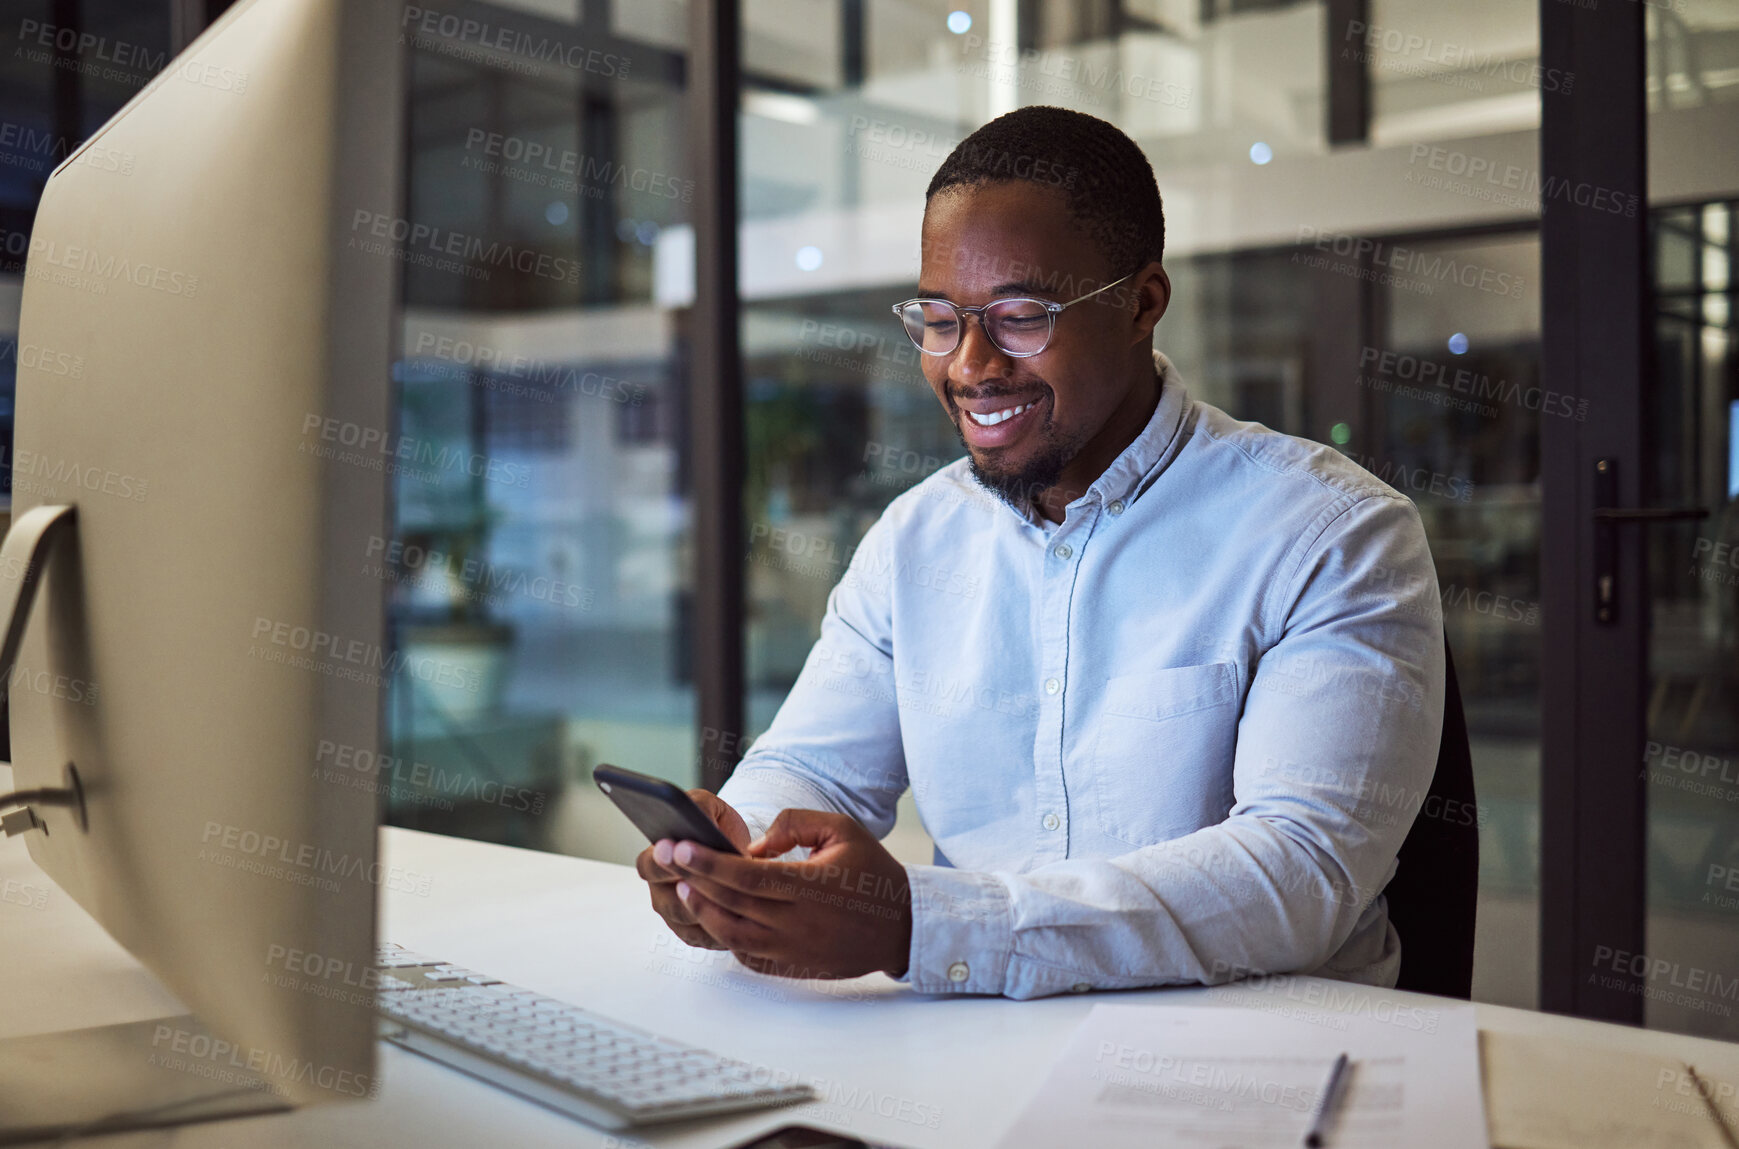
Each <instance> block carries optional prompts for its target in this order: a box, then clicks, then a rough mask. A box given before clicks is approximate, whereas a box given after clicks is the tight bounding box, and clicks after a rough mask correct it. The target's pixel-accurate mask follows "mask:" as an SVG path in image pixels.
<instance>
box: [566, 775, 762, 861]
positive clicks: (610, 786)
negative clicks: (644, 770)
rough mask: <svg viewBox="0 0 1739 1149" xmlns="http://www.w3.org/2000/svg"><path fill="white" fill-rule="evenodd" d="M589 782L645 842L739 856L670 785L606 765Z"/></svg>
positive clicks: (702, 812) (682, 793) (715, 825)
mask: <svg viewBox="0 0 1739 1149" xmlns="http://www.w3.org/2000/svg"><path fill="white" fill-rule="evenodd" d="M592 780H593V781H594V782H596V783H597V784H598V789H600V790H602V791H603V792H604V794H605V796H607V797H608V798H609V799H610V801H612V802H614V803H616V808H617V809H618V810H621V811H622V813H624V814H626V815H628V820H629V821H630V822H632V823H634V825H635V826H637V827H639V829H640V832H641V833H642V834H645V835H646V840H647V841H649V842H656V841H658V840H659V839H660V838H671V839H674V840H676V841H679V842H680V841H682V840H683V839H684V838H686V839H688V840H689V841H691V842H699V843H700V844H701V845H703V846H705V847H707V848H708V849H710V850H717V851H719V853H721V854H741V853H742V851H741V850H739V849H737V848H736V846H734V845H732V844H731V840H730V839H729V838H727V837H725V832H724V831H723V830H721V829H719V827H718V823H716V822H714V821H713V820H712V819H711V818H709V817H707V814H706V811H705V810H702V809H701V808H700V807H699V806H696V805H695V804H694V799H693V798H690V797H689V796H688V794H687V793H686V792H685V791H684V790H683V789H682V787H680V786H678V785H676V784H675V783H674V782H666V781H665V780H664V779H662V778H654V777H652V775H650V774H641V773H638V772H637V771H634V770H624V769H623V768H622V767H620V766H611V765H610V764H609V763H607V762H606V763H600V764H599V765H598V766H597V767H595V768H594V769H593V770H592Z"/></svg>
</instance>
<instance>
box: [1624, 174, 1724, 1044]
mask: <svg viewBox="0 0 1739 1149" xmlns="http://www.w3.org/2000/svg"><path fill="white" fill-rule="evenodd" d="M1734 223H1735V204H1734V203H1733V202H1732V201H1727V202H1720V203H1708V204H1696V205H1691V206H1686V207H1677V208H1666V209H1661V210H1657V211H1656V212H1654V213H1653V215H1652V217H1651V219H1650V225H1651V226H1650V232H1651V239H1652V242H1651V247H1652V254H1653V274H1654V297H1655V321H1654V335H1655V357H1656V365H1657V371H1656V373H1655V375H1654V377H1653V379H1652V380H1651V384H1652V385H1651V387H1650V389H1649V392H1648V394H1647V402H1646V410H1647V411H1648V412H1649V414H1650V421H1649V423H1648V424H1647V426H1646V433H1647V437H1648V444H1649V448H1650V457H1652V458H1653V459H1654V461H1655V466H1654V469H1653V472H1652V473H1651V474H1650V475H1648V476H1647V478H1648V483H1647V486H1648V488H1649V491H1648V503H1649V505H1655V506H1698V507H1705V508H1707V509H1708V510H1709V511H1710V516H1709V517H1708V518H1706V519H1704V520H1702V521H1700V522H1679V523H1662V524H1660V525H1657V526H1653V527H1651V528H1650V529H1649V531H1648V534H1647V536H1646V538H1647V546H1648V551H1647V554H1648V563H1649V575H1648V577H1649V588H1650V595H1651V598H1652V602H1651V609H1650V635H1649V652H1648V687H1649V694H1648V710H1647V720H1648V741H1647V744H1646V746H1645V747H1644V753H1643V761H1642V764H1641V773H1642V775H1643V776H1644V777H1645V778H1646V779H1647V782H1648V785H1647V787H1646V791H1647V803H1648V953H1649V955H1650V956H1651V958H1653V959H1657V960H1660V961H1662V962H1665V963H1670V965H1671V972H1670V976H1662V977H1658V978H1657V977H1654V976H1652V975H1651V977H1650V979H1649V980H1648V983H1647V984H1648V986H1649V993H1648V998H1647V1012H1646V1016H1647V1019H1648V1024H1649V1025H1650V1026H1654V1027H1659V1028H1664V1029H1675V1030H1682V1031H1687V1032H1692V1033H1703V1034H1709V1035H1712V1036H1717V1037H1723V1038H1726V1039H1728V1040H1732V1039H1733V1038H1734V1037H1736V1036H1739V1000H1736V999H1735V997H1734V991H1733V990H1732V989H1731V988H1729V987H1731V986H1732V985H1733V982H1732V976H1733V971H1734V970H1735V969H1736V968H1739V807H1736V805H1735V803H1736V802H1739V641H1736V638H1739V558H1736V557H1735V555H1734V549H1735V545H1736V544H1739V516H1736V515H1735V511H1734V508H1735V506H1736V505H1739V504H1735V502H1734V497H1733V496H1734V489H1733V485H1732V478H1731V475H1732V469H1733V468H1732V463H1731V458H1732V450H1733V443H1734V442H1735V441H1736V440H1735V438H1734V435H1733V424H1732V420H1733V414H1732V412H1733V409H1734V402H1735V399H1739V358H1736V357H1735V355H1734V346H1733V336H1732V329H1731V324H1732V314H1733V310H1732V309H1733V283H1732V269H1733V258H1734V246H1733V236H1734ZM1730 877H1731V878H1732V880H1731V881H1729V878H1730Z"/></svg>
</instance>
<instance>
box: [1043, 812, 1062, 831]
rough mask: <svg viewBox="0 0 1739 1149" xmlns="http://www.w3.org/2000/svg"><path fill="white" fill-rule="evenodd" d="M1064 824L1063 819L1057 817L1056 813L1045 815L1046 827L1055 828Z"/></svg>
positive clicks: (1048, 828)
mask: <svg viewBox="0 0 1739 1149" xmlns="http://www.w3.org/2000/svg"><path fill="white" fill-rule="evenodd" d="M1062 824H1063V820H1062V819H1061V818H1059V817H1057V816H1056V815H1055V814H1046V815H1045V823H1044V825H1045V829H1047V830H1055V829H1056V828H1057V827H1058V826H1061V825H1062Z"/></svg>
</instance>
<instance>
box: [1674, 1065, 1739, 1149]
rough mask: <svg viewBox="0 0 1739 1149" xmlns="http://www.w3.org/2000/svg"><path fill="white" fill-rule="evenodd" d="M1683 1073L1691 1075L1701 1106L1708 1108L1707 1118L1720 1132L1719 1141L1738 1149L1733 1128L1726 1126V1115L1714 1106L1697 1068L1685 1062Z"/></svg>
mask: <svg viewBox="0 0 1739 1149" xmlns="http://www.w3.org/2000/svg"><path fill="white" fill-rule="evenodd" d="M1685 1072H1686V1073H1689V1074H1690V1075H1691V1080H1692V1081H1694V1082H1696V1083H1697V1092H1698V1093H1700V1094H1702V1096H1703V1104H1704V1105H1707V1106H1708V1107H1709V1116H1710V1117H1713V1118H1714V1119H1715V1125H1716V1127H1717V1128H1719V1129H1720V1130H1721V1140H1723V1141H1725V1142H1726V1143H1727V1146H1728V1149H1739V1141H1735V1140H1734V1139H1733V1127H1732V1126H1730V1125H1728V1124H1727V1116H1726V1114H1724V1113H1722V1112H1721V1107H1720V1106H1719V1105H1716V1104H1715V1098H1714V1096H1713V1095H1712V1094H1710V1092H1709V1083H1708V1082H1706V1081H1704V1080H1703V1078H1702V1076H1701V1075H1700V1074H1698V1073H1697V1067H1696V1066H1694V1065H1692V1064H1691V1063H1690V1062H1688V1061H1687V1062H1685Z"/></svg>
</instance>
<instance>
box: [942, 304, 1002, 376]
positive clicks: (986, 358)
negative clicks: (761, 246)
mask: <svg viewBox="0 0 1739 1149" xmlns="http://www.w3.org/2000/svg"><path fill="white" fill-rule="evenodd" d="M961 318H962V319H963V320H964V324H963V326H962V329H961V332H960V346H958V347H956V348H955V349H954V355H953V357H952V358H950V359H949V361H948V379H949V381H950V382H952V383H957V384H960V385H961V386H972V385H974V384H977V383H982V382H984V381H985V380H986V379H1000V378H1001V377H1002V376H1004V375H1006V374H1008V369H1009V361H1008V359H1009V357H1008V356H1007V355H1005V354H1003V353H1002V351H1001V349H999V348H998V347H997V346H996V344H994V343H992V342H991V341H990V335H989V333H988V332H986V331H985V329H984V317H983V316H982V315H966V316H962V317H961Z"/></svg>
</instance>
